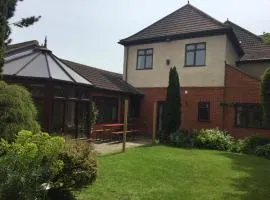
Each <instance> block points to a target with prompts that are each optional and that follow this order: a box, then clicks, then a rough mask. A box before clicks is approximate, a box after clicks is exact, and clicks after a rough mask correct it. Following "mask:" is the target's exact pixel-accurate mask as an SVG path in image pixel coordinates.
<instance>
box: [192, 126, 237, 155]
mask: <svg viewBox="0 0 270 200" xmlns="http://www.w3.org/2000/svg"><path fill="white" fill-rule="evenodd" d="M231 144H232V137H231V136H230V135H229V134H227V133H226V132H224V131H221V130H219V129H201V130H200V131H199V133H198V136H197V137H196V142H195V145H196V147H199V148H204V149H215V150H220V151H226V150H228V149H230V147H231Z"/></svg>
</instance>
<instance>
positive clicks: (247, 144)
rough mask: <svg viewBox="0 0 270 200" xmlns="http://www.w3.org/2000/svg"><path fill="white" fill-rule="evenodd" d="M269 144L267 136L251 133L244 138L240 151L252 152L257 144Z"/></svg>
mask: <svg viewBox="0 0 270 200" xmlns="http://www.w3.org/2000/svg"><path fill="white" fill-rule="evenodd" d="M265 144H270V139H269V138H264V137H261V136H258V135H253V136H249V137H247V138H245V139H244V140H243V143H242V152H243V153H247V154H253V153H255V151H256V148H257V147H258V146H262V145H265Z"/></svg>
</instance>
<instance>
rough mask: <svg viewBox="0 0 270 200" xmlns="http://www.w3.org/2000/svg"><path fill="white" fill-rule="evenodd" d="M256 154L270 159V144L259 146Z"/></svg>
mask: <svg viewBox="0 0 270 200" xmlns="http://www.w3.org/2000/svg"><path fill="white" fill-rule="evenodd" d="M255 154H256V155H257V156H260V157H264V158H267V159H270V144H266V145H263V146H258V147H257V148H256V150H255Z"/></svg>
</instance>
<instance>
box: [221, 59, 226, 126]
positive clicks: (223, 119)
mask: <svg viewBox="0 0 270 200" xmlns="http://www.w3.org/2000/svg"><path fill="white" fill-rule="evenodd" d="M224 64H225V68H224V69H225V73H224V88H223V103H225V100H226V90H227V88H226V79H227V73H226V67H227V62H226V60H225V62H224ZM224 121H225V107H223V106H222V124H221V127H222V129H224Z"/></svg>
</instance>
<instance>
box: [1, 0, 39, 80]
mask: <svg viewBox="0 0 270 200" xmlns="http://www.w3.org/2000/svg"><path fill="white" fill-rule="evenodd" d="M18 1H23V0H1V1H0V78H1V74H2V67H3V65H4V54H5V46H6V45H7V44H9V43H10V42H11V39H10V38H9V36H10V34H11V29H10V25H14V26H16V27H20V28H23V27H28V26H30V25H32V24H34V23H35V22H37V21H38V20H39V19H40V16H38V17H35V16H31V17H27V18H23V19H21V20H20V21H18V22H15V23H13V24H9V19H10V18H11V17H13V16H14V13H15V10H16V6H17V2H18Z"/></svg>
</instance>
